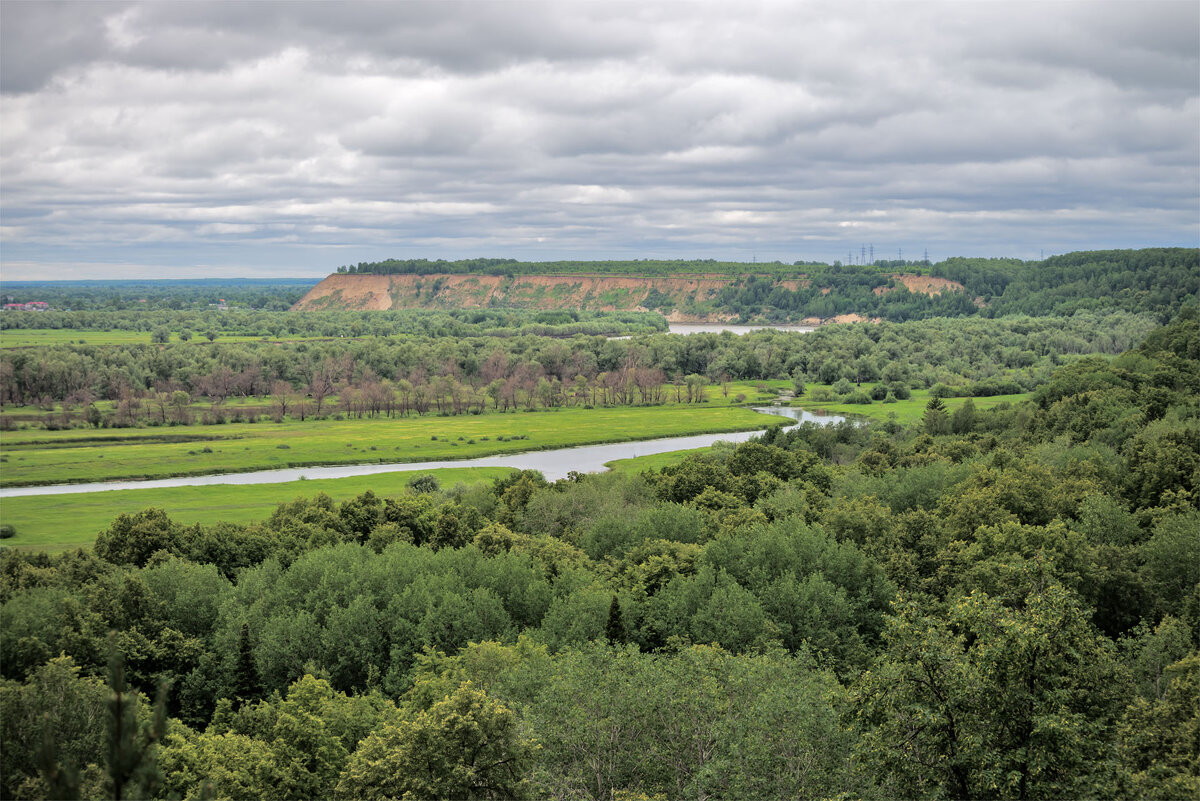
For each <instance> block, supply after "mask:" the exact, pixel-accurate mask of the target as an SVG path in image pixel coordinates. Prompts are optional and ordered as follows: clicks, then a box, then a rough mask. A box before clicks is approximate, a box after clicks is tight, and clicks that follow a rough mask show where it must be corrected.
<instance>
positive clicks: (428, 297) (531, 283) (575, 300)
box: [292, 273, 962, 325]
mask: <svg viewBox="0 0 1200 801" xmlns="http://www.w3.org/2000/svg"><path fill="white" fill-rule="evenodd" d="M892 277H893V278H894V279H895V280H896V281H897V282H899V283H903V284H904V285H905V286H907V287H908V288H909V290H911V291H913V292H924V293H925V294H929V295H932V294H936V293H938V292H943V291H947V290H950V291H956V290H961V289H962V285H961V284H958V283H957V282H955V281H947V280H946V279H944V278H933V277H930V276H921V275H895V276H892ZM734 280H735V279H733V278H729V277H725V276H716V275H673V276H662V277H638V276H617V275H521V276H512V277H510V276H505V275H347V274H344V273H338V274H335V275H331V276H329V277H328V278H326V279H325V280H324V281H322V282H321V283H319V284H317V285H316V286H315V287H313V288H312V289H311V290H309V292H308V294H307V295H305V296H304V297H303V298H301V299H300V301H299V302H298V303H297V304H296V305H295V306H293V307H292V308H293V309H294V310H298V311H305V310H321V309H349V310H355V311H380V310H384V309H479V308H488V307H497V308H508V309H588V310H591V311H647V310H648V307H647V305H646V301H647V300H648V299H651V295H653V296H654V299H656V300H662V299H663V298H664V296H665V297H666V298H669V299H670V303H671V304H673V308H672V307H671V306H668V307H667V308H662V307H661V306H657V308H659V309H660V310H661V311H663V312H664V313H666V314H667V319H668V320H670V321H672V322H717V321H721V320H728V319H730V316H729V315H727V314H721V313H710V314H707V315H706V314H696V313H694V312H695V311H696V309H695V307H694V306H693V304H705V303H707V302H708V301H710V300H712V299H713V298H714V297H715V296H716V295H717V293H719V292H720V291H721V290H722V289H723V288H725V287H726V286H728V285H729V284H730V283H732V282H733V281H734ZM780 283H781V285H782V286H783V287H784V288H786V289H792V290H795V289H797V288H800V287H808V286H810V285H811V283H810V282H809V280H808V279H806V278H800V279H795V280H787V281H782V282H780ZM821 291H822V294H825V293H828V292H829V289H828V288H823V289H822V290H821ZM883 291H886V289H885V288H883V287H880V288H879V289H877V290H876V292H877V293H882V292H883ZM865 319H866V318H864V317H860V316H859V315H841V316H840V317H838V318H834V319H832V320H824V321H823V320H818V319H817V318H809V319H806V320H804V321H803V322H804V323H805V324H806V325H813V324H817V323H821V322H855V321H859V320H865Z"/></svg>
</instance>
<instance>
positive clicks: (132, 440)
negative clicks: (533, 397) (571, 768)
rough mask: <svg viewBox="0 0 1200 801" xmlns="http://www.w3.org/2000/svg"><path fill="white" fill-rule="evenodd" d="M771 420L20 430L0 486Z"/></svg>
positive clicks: (623, 412) (558, 418)
mask: <svg viewBox="0 0 1200 801" xmlns="http://www.w3.org/2000/svg"><path fill="white" fill-rule="evenodd" d="M773 422H777V420H776V419H773V418H770V417H767V416H764V415H761V414H759V413H757V412H754V411H752V410H750V409H746V408H732V407H729V406H726V405H721V404H718V403H715V402H714V403H710V404H694V405H692V404H683V405H668V406H650V407H616V408H602V409H583V408H570V409H554V410H543V411H538V412H516V413H505V414H499V413H493V414H484V415H461V416H458V417H433V416H425V417H407V418H391V419H389V418H375V419H363V420H341V421H338V420H318V421H313V420H308V421H305V422H298V421H285V422H282V423H238V424H229V425H223V426H179V427H157V428H142V429H102V430H99V431H89V430H86V429H72V430H67V431H42V430H32V429H30V430H24V431H17V432H6V433H5V434H4V435H3V436H2V437H0V445H2V446H3V448H2V458H3V460H4V462H3V465H2V466H0V485H3V486H9V487H13V486H29V485H36V484H57V483H73V482H84V481H105V480H114V479H141V478H168V477H171V476H183V475H206V474H213V473H232V472H244V471H248V470H269V469H273V468H283V467H305V466H311V465H319V464H324V465H334V464H362V463H370V462H376V463H379V462H416V461H433V460H441V459H468V458H474V457H480V456H490V455H493V454H502V453H515V452H518V451H529V450H544V449H547V448H562V447H569V446H574V445H589V444H595V443H602V442H624V441H632V440H639V439H653V438H658V437H671V436H682V435H685V434H700V433H708V432H717V431H744V430H747V429H754V428H762V427H765V426H767V425H770V424H772V423H773Z"/></svg>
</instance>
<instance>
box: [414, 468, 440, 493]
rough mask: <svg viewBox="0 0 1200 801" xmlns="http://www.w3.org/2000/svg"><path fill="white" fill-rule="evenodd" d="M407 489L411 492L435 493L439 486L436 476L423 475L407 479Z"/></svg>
mask: <svg viewBox="0 0 1200 801" xmlns="http://www.w3.org/2000/svg"><path fill="white" fill-rule="evenodd" d="M408 488H409V489H411V490H412V491H413V492H437V491H438V490H439V489H440V488H441V484H440V483H439V482H438V480H437V476H435V475H433V474H431V473H424V474H422V475H419V476H416V477H415V478H412V479H409V481H408Z"/></svg>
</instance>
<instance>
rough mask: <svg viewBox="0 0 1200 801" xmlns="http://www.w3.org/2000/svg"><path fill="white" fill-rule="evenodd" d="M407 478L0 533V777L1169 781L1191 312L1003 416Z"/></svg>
mask: <svg viewBox="0 0 1200 801" xmlns="http://www.w3.org/2000/svg"><path fill="white" fill-rule="evenodd" d="M866 330H872V329H865V330H864V334H865V331H866ZM885 333H886V331H885ZM687 341H691V338H688V339H687ZM744 341H746V340H736V342H744ZM760 344H761V343H760ZM752 347H757V345H755V346H752ZM411 487H412V491H411V492H409V493H406V494H403V495H400V496H398V497H393V498H381V497H377V496H376V495H374V494H373V493H364V494H363V495H360V496H358V497H357V498H353V499H350V500H347V501H344V502H342V503H335V502H333V501H331V500H330V499H329V498H328V497H325V496H317V497H315V498H307V499H305V498H298V499H296V500H295V501H292V502H290V503H285V504H281V505H280V506H279V507H278V509H277V510H276V511H275V513H274V514H273V515H272V516H271V517H270V518H269V519H267V520H264V521H261V522H259V523H254V524H250V525H236V524H218V525H214V526H208V527H204V526H197V525H190V526H189V525H183V524H180V523H178V522H176V521H173V520H171V519H170V518H169V517H168V516H167V515H165V514H164V513H163V512H161V511H160V510H153V509H150V510H144V511H141V512H138V513H136V514H129V515H122V516H120V517H119V518H118V519H116V520H115V521H113V523H112V524H111V526H110V527H109V528H108V529H106V530H105V531H103V532H101V533H100V534H99V536H98V538H97V541H96V544H95V547H94V548H93V549H92V550H91V551H75V552H70V553H65V554H62V555H58V556H47V555H44V554H33V553H13V552H11V551H4V552H3V553H0V600H2V601H3V605H2V606H0V657H2V659H0V671H2V673H3V682H2V683H0V705H2V706H0V712H2V714H0V727H2V729H3V737H4V742H5V744H6V747H5V749H4V752H3V754H0V765H2V768H3V770H2V774H3V776H2V778H0V782H2V783H3V784H2V787H0V793H2V794H3V795H4V796H5V797H11V798H39V797H48V796H58V795H65V794H64V793H63V791H64V789H65V790H66V791H68V792H73V791H78V792H82V793H84V794H86V795H88V796H98V795H101V794H104V793H106V792H107V793H112V792H113V791H114V788H116V787H121V788H126V787H130V788H133V787H136V788H137V791H138V792H141V793H143V794H144V796H145V797H153V798H167V797H184V798H201V797H261V798H267V797H269V798H297V799H300V798H313V797H334V798H401V797H406V794H407V795H408V797H471V798H513V797H522V796H526V795H529V796H539V797H540V796H550V797H559V798H566V797H576V798H596V799H611V798H614V797H642V796H645V797H651V798H653V797H664V798H672V799H674V798H686V797H696V796H706V797H714V796H715V797H756V798H789V797H792V798H794V797H834V796H837V795H839V794H844V795H847V796H853V797H862V798H881V799H882V798H947V797H950V798H978V797H1003V798H1009V797H1011V798H1039V797H1040V798H1045V797H1054V798H1064V797H1097V798H1100V797H1153V798H1164V799H1174V798H1180V799H1182V798H1193V797H1195V795H1196V794H1197V792H1200V767H1198V764H1197V761H1196V750H1195V748H1196V746H1195V742H1196V736H1197V732H1198V731H1200V711H1198V710H1197V708H1196V704H1195V699H1196V695H1197V692H1198V691H1200V650H1198V648H1200V642H1198V639H1197V632H1198V631H1200V541H1198V539H1197V537H1196V531H1197V530H1198V529H1200V314H1197V312H1196V310H1195V308H1194V307H1189V308H1185V309H1184V311H1183V312H1182V313H1181V315H1180V318H1179V319H1178V320H1177V321H1175V322H1174V323H1172V324H1170V325H1168V326H1166V327H1163V328H1159V329H1156V330H1154V331H1153V332H1151V333H1149V335H1148V336H1145V337H1144V338H1143V341H1142V343H1141V344H1140V345H1138V346H1137V347H1134V348H1133V349H1131V350H1128V351H1127V352H1126V353H1124V354H1122V355H1120V356H1117V357H1115V358H1112V359H1105V358H1096V357H1087V358H1082V359H1078V360H1074V361H1072V362H1071V363H1069V364H1066V365H1064V366H1061V367H1059V368H1058V369H1056V370H1055V371H1054V372H1053V374H1052V375H1050V376H1048V380H1046V381H1045V382H1043V384H1042V386H1040V387H1039V388H1038V390H1037V391H1036V393H1035V394H1034V397H1033V398H1032V399H1031V400H1030V401H1028V402H1025V403H1023V404H1020V405H1017V406H1010V405H1001V406H999V407H997V408H994V409H989V410H986V411H974V410H971V411H970V412H964V411H963V410H962V409H960V410H958V411H956V412H955V414H954V415H951V416H949V417H947V416H946V414H945V412H944V410H943V409H940V408H939V406H938V401H937V399H934V400H933V401H931V403H930V407H929V408H928V409H927V410H926V414H925V417H924V419H923V420H922V421H921V422H920V423H918V424H916V425H913V426H909V427H904V426H901V425H898V424H896V423H895V422H889V423H883V424H876V425H874V426H867V425H852V424H841V425H834V426H830V427H816V426H812V425H803V426H798V427H794V428H791V429H785V428H775V429H771V430H770V431H768V432H767V433H766V434H764V435H763V436H762V437H761V438H759V439H758V440H757V441H752V442H749V443H745V444H742V445H738V446H727V447H723V448H714V449H710V450H708V451H705V452H703V453H698V454H693V455H689V456H688V457H687V458H685V459H684V460H682V461H681V462H679V463H677V464H675V465H672V466H670V467H665V468H662V469H661V470H651V471H647V472H645V473H643V474H640V475H624V474H606V475H598V476H579V475H572V476H570V477H568V478H567V479H565V480H563V481H558V482H554V483H547V482H546V481H544V480H543V479H542V477H541V476H540V474H537V473H532V472H516V471H514V472H513V473H512V474H511V475H509V476H508V477H505V478H503V479H499V480H496V481H494V482H492V483H491V484H481V485H474V486H459V487H452V488H442V487H439V486H437V482H436V481H434V480H432V477H429V476H424V477H418V478H416V479H414V480H413V482H412V485H411ZM114 653H115V654H117V655H118V656H119V659H118V660H117V661H118V662H119V667H120V668H121V669H122V671H121V672H122V677H114V678H110V679H108V680H107V681H106V679H105V676H106V675H109V674H110V672H113V671H112V669H111V668H110V662H111V661H112V659H111V657H112V655H113V654H114ZM125 682H127V683H128V685H129V687H130V689H131V690H132V691H136V693H137V696H136V697H132V696H130V693H129V691H123V692H122V694H121V695H119V696H118V695H117V694H116V692H115V689H114V688H116V687H121V686H122V684H123V683H125ZM164 688H165V689H164ZM160 694H161V698H162V702H161V713H160V714H159V716H158V717H157V718H156V717H155V710H154V708H152V706H151V705H150V703H149V699H152V698H155V697H158V696H159V695H160ZM114 697H119V698H123V699H125V701H124V706H123V707H122V709H124V710H125V711H124V712H122V714H125V715H126V716H127V718H128V724H127V725H126V726H125V727H124V729H123V731H126V732H132V734H130V735H128V736H127V738H126V739H127V740H128V742H124V743H123V744H122V743H116V744H115V745H114V740H113V735H112V734H111V733H110V732H109V726H110V721H112V720H113V718H114V714H115V713H114V711H113V706H112V704H113V699H114ZM118 711H119V710H118ZM164 719H165V722H164Z"/></svg>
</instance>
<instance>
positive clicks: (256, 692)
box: [233, 623, 263, 706]
mask: <svg viewBox="0 0 1200 801" xmlns="http://www.w3.org/2000/svg"><path fill="white" fill-rule="evenodd" d="M262 694H263V691H262V680H261V679H260V678H259V675H258V666H257V665H256V664H255V663H254V651H253V649H252V648H251V647H250V625H249V624H248V623H243V624H242V634H241V636H240V637H239V638H238V661H237V674H236V675H235V676H234V685H233V696H234V698H236V699H237V700H238V705H239V706H241V705H242V704H247V703H250V702H252V701H257V700H258V699H260V698H262Z"/></svg>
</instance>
